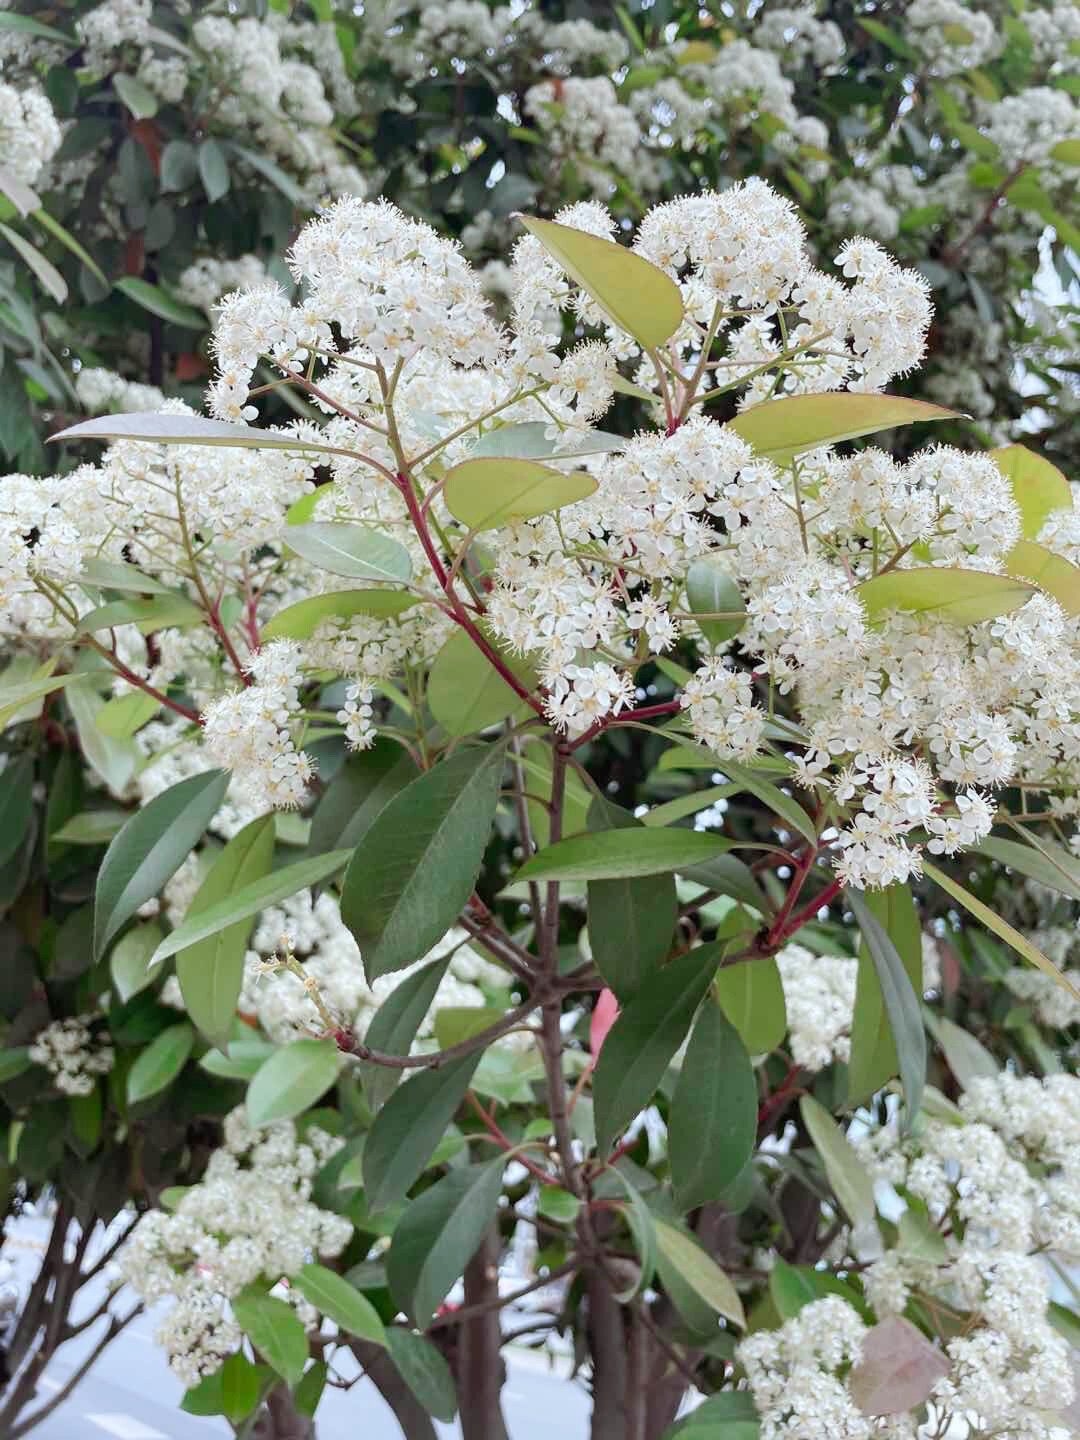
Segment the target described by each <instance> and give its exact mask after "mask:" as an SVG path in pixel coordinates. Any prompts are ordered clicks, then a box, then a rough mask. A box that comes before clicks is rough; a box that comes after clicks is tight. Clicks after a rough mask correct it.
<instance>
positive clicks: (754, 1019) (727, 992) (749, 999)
mask: <svg viewBox="0 0 1080 1440" xmlns="http://www.w3.org/2000/svg"><path fill="white" fill-rule="evenodd" d="M712 989H713V994H714V995H715V996H716V999H717V1002H718V1003H719V1005H720V1008H721V1010H723V1012H724V1014H725V1015H726V1016H727V1017H728V1019H729V1020H730V1021H731V1023H732V1025H734V1026H735V1029H736V1030H737V1031H738V1032H739V1035H740V1036H741V1037H742V1042H743V1044H744V1045H745V1046H746V1048H747V1050H748V1051H749V1053H750V1054H751V1055H768V1054H769V1053H770V1052H771V1051H773V1050H775V1049H776V1047H777V1046H778V1045H780V1044H781V1043H782V1042H783V1039H784V1036H785V1035H786V1034H787V1006H786V1004H785V1001H784V986H783V983H782V981H781V979H780V968H779V966H778V965H777V963H776V960H775V959H774V958H773V957H772V956H769V957H767V958H765V959H761V960H743V961H740V963H739V964H738V965H725V966H724V967H723V968H722V969H720V970H718V971H717V973H716V978H715V979H714V980H713V985H712Z"/></svg>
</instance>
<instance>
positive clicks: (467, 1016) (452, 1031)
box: [435, 1005, 506, 1050]
mask: <svg viewBox="0 0 1080 1440" xmlns="http://www.w3.org/2000/svg"><path fill="white" fill-rule="evenodd" d="M505 1014H506V1011H505V1010H501V1009H500V1008H499V1007H498V1006H497V1005H444V1006H443V1007H442V1009H441V1010H437V1011H436V1012H435V1039H436V1040H437V1041H438V1045H439V1049H440V1050H449V1049H450V1047H451V1046H452V1045H460V1044H461V1043H462V1042H463V1041H465V1040H471V1039H472V1037H473V1036H474V1035H480V1034H482V1033H483V1032H484V1031H485V1030H489V1029H490V1028H491V1026H492V1025H497V1024H498V1022H499V1021H500V1020H501V1019H502V1018H503V1016H504V1015H505Z"/></svg>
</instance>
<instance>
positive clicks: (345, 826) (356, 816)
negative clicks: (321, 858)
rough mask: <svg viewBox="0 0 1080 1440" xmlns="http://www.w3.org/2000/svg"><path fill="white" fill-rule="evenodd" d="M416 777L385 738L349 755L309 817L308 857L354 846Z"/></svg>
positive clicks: (398, 748)
mask: <svg viewBox="0 0 1080 1440" xmlns="http://www.w3.org/2000/svg"><path fill="white" fill-rule="evenodd" d="M417 773H418V772H417V769H416V764H415V762H414V761H413V759H412V758H411V756H410V755H409V753H408V751H407V750H403V749H402V748H401V746H400V745H396V744H395V743H394V742H393V741H392V740H387V739H385V738H380V739H378V740H376V741H375V744H374V745H373V746H372V747H371V749H370V750H362V751H360V752H359V754H356V755H350V757H349V759H348V760H347V761H346V762H345V764H344V765H343V766H342V767H341V769H340V770H339V771H338V773H337V774H336V775H335V776H334V778H333V779H332V780H331V781H330V784H329V785H328V786H327V788H326V790H325V791H324V792H323V796H322V799H321V800H320V801H319V804H318V807H317V809H316V811H315V814H314V815H313V816H312V820H311V836H310V839H309V841H308V853H309V854H311V855H322V854H325V853H326V852H327V851H329V850H344V849H346V848H348V847H354V846H356V845H358V844H359V843H360V841H361V839H362V838H363V837H364V835H365V834H366V833H367V831H368V829H369V828H370V827H371V825H372V824H373V823H374V821H375V819H376V817H377V816H378V815H379V814H380V813H381V812H382V811H383V810H384V809H385V808H386V806H387V805H388V804H389V803H390V801H391V800H392V799H393V798H394V796H395V795H396V794H397V793H398V791H399V790H404V788H405V786H406V785H408V784H409V783H410V781H412V780H415V779H416V776H417ZM383 1048H384V1049H385V1048H386V1047H385V1046H384V1047H383Z"/></svg>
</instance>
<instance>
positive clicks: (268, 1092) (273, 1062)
mask: <svg viewBox="0 0 1080 1440" xmlns="http://www.w3.org/2000/svg"><path fill="white" fill-rule="evenodd" d="M340 1069H341V1055H340V1054H339V1052H338V1048H337V1046H336V1045H335V1044H334V1042H333V1040H294V1041H293V1042H292V1044H291V1045H283V1046H282V1047H281V1049H279V1050H275V1051H274V1053H273V1054H272V1055H271V1056H270V1058H269V1059H268V1060H265V1061H264V1062H263V1063H262V1064H261V1065H260V1066H259V1068H258V1070H257V1071H256V1073H255V1076H254V1079H253V1080H252V1082H251V1084H250V1085H249V1086H248V1092H247V1115H248V1123H249V1124H250V1125H251V1126H252V1128H253V1129H255V1130H258V1129H260V1128H261V1127H262V1126H264V1125H272V1124H273V1123H274V1121H275V1120H291V1119H292V1117H293V1116H294V1115H299V1114H301V1112H302V1111H304V1110H306V1109H307V1108H308V1107H309V1106H310V1105H314V1104H315V1102H316V1100H318V1099H320V1098H321V1097H322V1096H323V1095H325V1094H326V1092H327V1090H329V1089H330V1086H331V1085H333V1083H334V1081H335V1080H336V1079H337V1077H338V1071H339V1070H340Z"/></svg>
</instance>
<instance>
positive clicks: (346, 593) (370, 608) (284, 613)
mask: <svg viewBox="0 0 1080 1440" xmlns="http://www.w3.org/2000/svg"><path fill="white" fill-rule="evenodd" d="M415 604H416V596H415V595H409V594H408V593H407V592H406V591H404V590H334V591H331V593H330V594H329V595H312V596H311V597H310V598H309V599H307V600H298V601H297V602H296V604H295V605H286V606H285V609H284V610H279V611H278V613H277V614H276V615H275V616H274V617H273V619H272V620H270V621H269V622H268V623H267V624H266V625H264V626H263V630H262V636H261V638H262V639H263V640H273V639H275V638H276V637H277V636H279V635H284V636H287V637H288V638H289V639H290V640H306V639H307V638H308V636H309V635H311V634H313V633H314V631H315V630H316V629H317V627H318V626H319V625H321V624H322V622H323V621H324V620H330V619H336V620H347V619H349V617H350V616H352V615H374V616H376V617H377V618H379V619H389V618H392V617H393V616H395V615H400V614H401V612H402V611H403V610H408V609H409V607H410V606H411V605H415Z"/></svg>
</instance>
